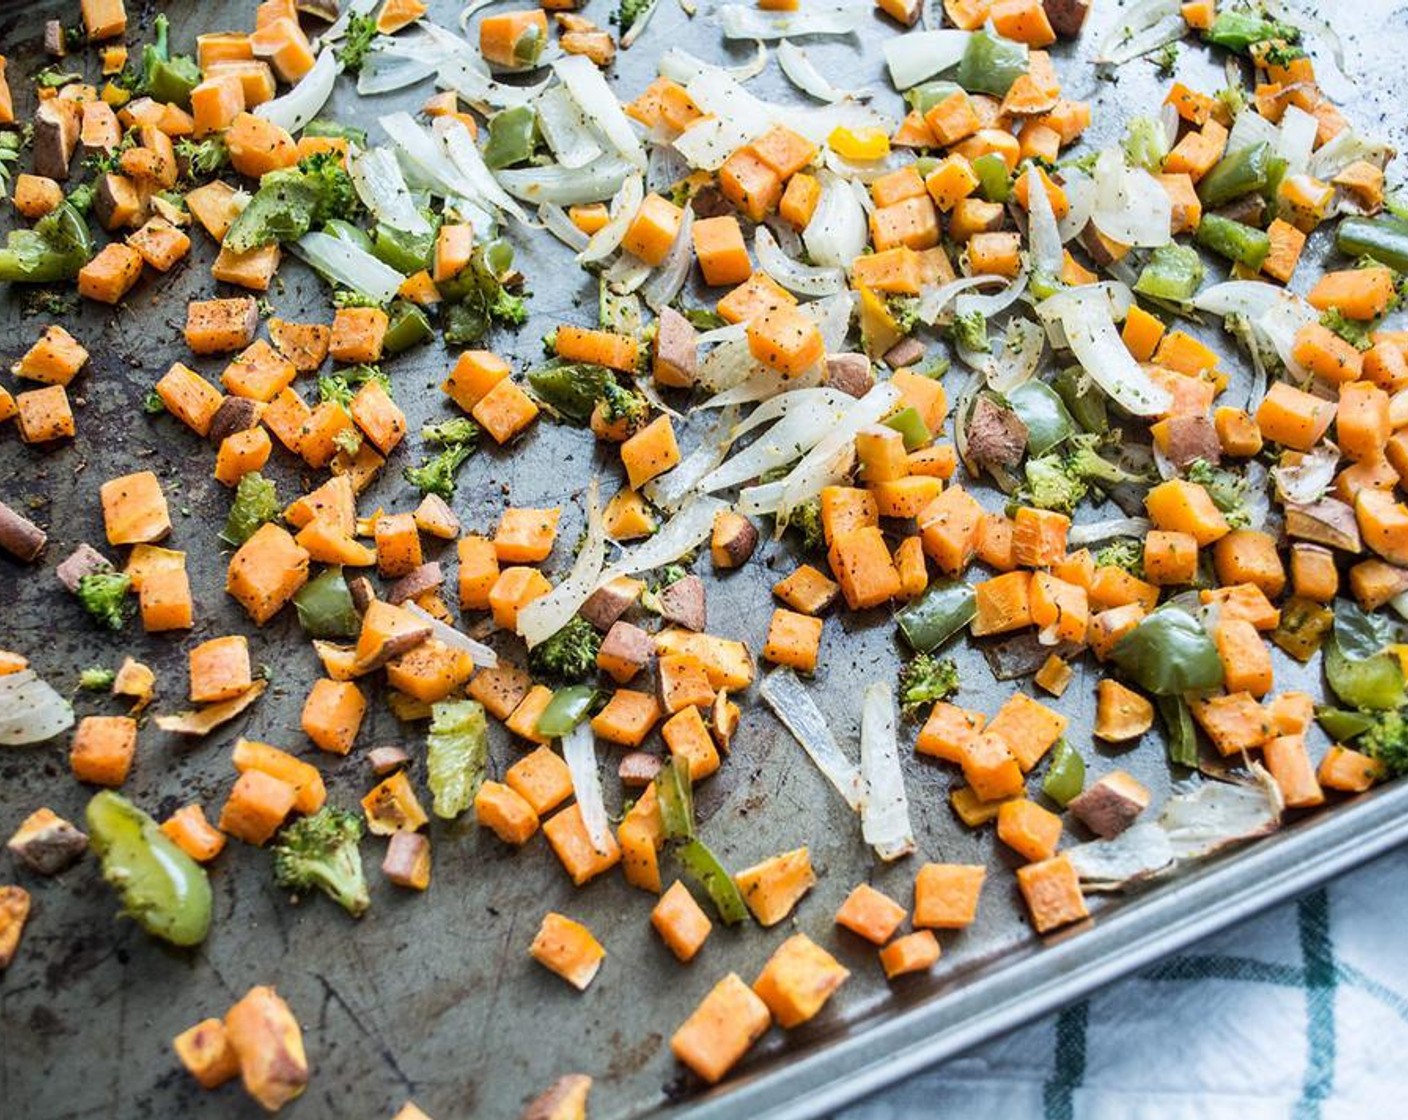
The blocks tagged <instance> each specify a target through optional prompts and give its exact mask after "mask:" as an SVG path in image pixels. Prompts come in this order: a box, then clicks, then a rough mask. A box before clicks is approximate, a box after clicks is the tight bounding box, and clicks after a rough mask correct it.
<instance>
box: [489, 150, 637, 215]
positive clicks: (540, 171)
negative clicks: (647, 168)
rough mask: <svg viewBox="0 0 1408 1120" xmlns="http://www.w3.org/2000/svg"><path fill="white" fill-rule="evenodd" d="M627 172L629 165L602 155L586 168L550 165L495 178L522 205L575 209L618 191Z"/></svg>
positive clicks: (501, 172) (507, 172)
mask: <svg viewBox="0 0 1408 1120" xmlns="http://www.w3.org/2000/svg"><path fill="white" fill-rule="evenodd" d="M630 173H631V169H630V166H629V165H628V164H626V163H624V162H623V161H621V160H619V159H617V158H616V157H615V156H602V157H601V158H600V159H597V160H593V161H592V162H591V163H589V164H588V165H587V166H586V167H562V166H561V165H559V164H551V165H549V166H547V167H528V168H520V169H518V170H508V171H500V172H499V173H498V174H497V175H496V176H495V178H497V179H498V181H499V182H500V183H501V184H502V185H503V188H504V190H506V191H508V193H509V194H511V195H513V197H514V198H518V199H522V200H523V201H524V202H533V203H540V202H554V203H556V204H557V205H558V206H576V205H578V204H580V203H584V202H601V201H603V200H604V199H608V198H610V197H611V196H612V195H614V194H615V193H616V192H617V191H619V190H620V189H621V184H622V183H624V182H625V180H626V176H627V175H629V174H630Z"/></svg>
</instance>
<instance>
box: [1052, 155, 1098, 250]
mask: <svg viewBox="0 0 1408 1120" xmlns="http://www.w3.org/2000/svg"><path fill="white" fill-rule="evenodd" d="M1063 174H1064V176H1065V178H1064V180H1063V181H1062V183H1061V189H1062V190H1063V191H1065V192H1066V203H1067V210H1066V216H1065V217H1063V218H1058V219H1057V221H1056V228H1057V229H1058V230H1060V231H1061V242H1062V244H1065V243H1066V242H1068V241H1071V240H1074V239H1075V238H1076V237H1078V236H1079V235H1080V232H1081V230H1083V229H1085V227H1086V226H1087V225H1089V224H1090V212H1091V211H1092V210H1093V209H1094V208H1095V180H1093V179H1092V178H1091V177H1090V176H1089V175H1082V174H1081V173H1079V172H1077V171H1074V170H1070V171H1066V172H1064V173H1063Z"/></svg>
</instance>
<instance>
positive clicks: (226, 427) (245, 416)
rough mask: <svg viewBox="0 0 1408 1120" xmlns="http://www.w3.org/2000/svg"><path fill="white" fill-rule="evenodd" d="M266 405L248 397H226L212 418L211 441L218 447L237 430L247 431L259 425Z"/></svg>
mask: <svg viewBox="0 0 1408 1120" xmlns="http://www.w3.org/2000/svg"><path fill="white" fill-rule="evenodd" d="M263 415H264V406H263V405H262V404H260V403H259V402H258V401H252V400H249V399H248V398H247V397H226V398H225V399H224V400H223V401H221V402H220V407H219V408H217V409H216V410H215V415H214V416H212V417H211V418H210V442H211V443H213V444H215V445H216V446H217V447H218V446H219V445H220V444H222V443H224V442H225V440H227V439H228V438H229V437H230V436H232V435H234V434H235V433H236V432H247V431H249V429H250V428H253V427H255V426H257V425H258V423H259V418H260V417H261V416H263Z"/></svg>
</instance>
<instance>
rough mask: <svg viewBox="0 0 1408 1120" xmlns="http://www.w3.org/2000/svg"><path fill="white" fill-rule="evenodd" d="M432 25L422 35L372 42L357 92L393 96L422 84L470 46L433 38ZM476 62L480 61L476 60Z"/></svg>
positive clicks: (459, 42)
mask: <svg viewBox="0 0 1408 1120" xmlns="http://www.w3.org/2000/svg"><path fill="white" fill-rule="evenodd" d="M432 26H434V25H432V24H423V25H422V28H423V32H422V33H421V34H419V35H408V36H406V37H405V38H403V39H399V40H397V39H392V38H391V37H389V36H386V35H379V36H377V38H376V39H374V40H373V41H372V46H371V49H370V50H369V51H368V52H367V56H366V59H365V61H364V62H363V63H362V69H361V70H360V71H359V72H358V74H357V92H358V94H360V95H361V96H363V97H373V96H375V95H377V94H382V93H394V92H395V91H397V90H401V89H406V88H407V87H408V86H413V85H415V84H416V83H417V82H423V81H425V80H426V79H427V78H429V77H431V76H433V75H435V74H436V72H437V70H438V69H439V68H440V67H441V66H443V65H445V63H446V62H447V61H449V60H450V59H451V58H453V57H456V56H457V55H459V54H460V53H462V52H461V51H460V50H459V47H461V46H462V47H464V48H465V49H466V50H468V47H469V45H468V44H467V43H463V42H462V41H460V40H455V42H453V43H451V42H447V41H444V40H442V39H437V38H436V37H435V36H434V35H432V34H430V28H431V27H432ZM476 61H477V59H476Z"/></svg>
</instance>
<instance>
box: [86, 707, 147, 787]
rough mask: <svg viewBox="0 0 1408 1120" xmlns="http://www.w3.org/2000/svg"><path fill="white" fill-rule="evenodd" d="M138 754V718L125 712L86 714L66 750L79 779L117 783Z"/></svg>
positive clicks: (129, 768)
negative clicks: (107, 714) (99, 714)
mask: <svg viewBox="0 0 1408 1120" xmlns="http://www.w3.org/2000/svg"><path fill="white" fill-rule="evenodd" d="M136 755H137V721H136V720H135V719H131V718H130V717H128V716H85V717H84V718H83V719H82V720H80V721H79V724H78V730H77V731H75V732H74V735H73V745H72V747H71V748H70V750H69V767H70V769H71V770H72V771H73V776H74V777H75V778H77V779H78V780H79V781H80V782H92V783H93V784H94V785H100V786H120V785H122V784H123V783H124V782H125V781H127V775H128V774H129V773H130V772H131V770H132V760H133V759H134V758H135V757H136Z"/></svg>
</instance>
